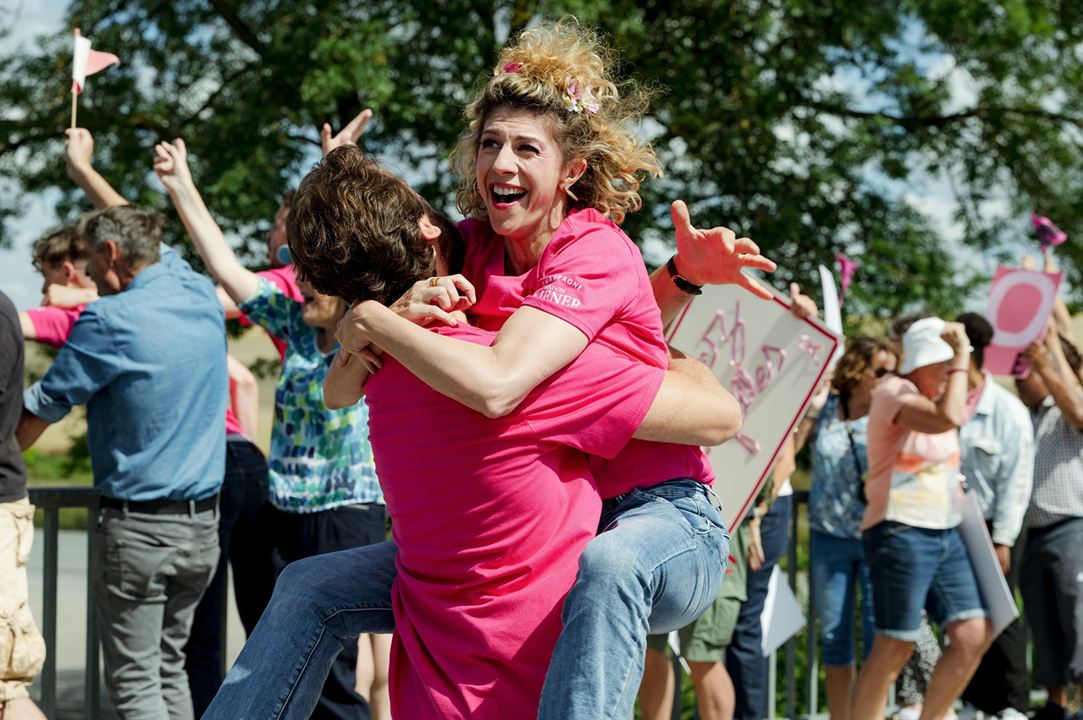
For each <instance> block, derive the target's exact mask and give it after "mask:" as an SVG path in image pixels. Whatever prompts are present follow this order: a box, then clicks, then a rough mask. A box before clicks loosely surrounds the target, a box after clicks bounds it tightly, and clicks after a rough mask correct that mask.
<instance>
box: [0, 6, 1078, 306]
mask: <svg viewBox="0 0 1083 720" xmlns="http://www.w3.org/2000/svg"><path fill="white" fill-rule="evenodd" d="M565 13H571V14H574V15H576V16H577V17H579V18H580V19H581V20H582V21H584V22H588V23H593V24H597V25H600V26H601V27H602V28H603V29H604V30H605V31H606V32H608V33H609V35H610V36H611V39H612V41H613V43H614V44H615V45H616V46H617V47H618V49H619V50H620V52H621V54H622V56H623V58H624V64H623V67H622V72H623V73H624V74H625V75H627V76H634V77H636V78H637V79H639V80H641V81H644V82H647V83H650V84H653V85H654V86H656V87H657V88H658V90H659V92H658V94H657V97H656V99H655V101H654V103H653V105H652V110H651V114H650V117H649V119H648V121H647V122H646V123H645V124H644V131H645V132H648V133H651V134H652V135H654V142H655V143H656V145H657V147H658V148H659V151H660V153H661V155H662V157H663V160H664V162H665V167H666V170H667V175H666V177H665V178H664V179H663V180H661V181H658V182H653V183H651V184H649V186H648V187H647V189H646V193H645V197H646V201H647V202H646V205H645V209H644V211H642V212H640V213H638V214H637V215H635V216H632V217H631V218H629V220H628V221H627V223H626V226H627V229H628V230H629V232H630V234H631V235H632V237H634V238H637V239H647V238H651V237H652V236H654V237H656V238H659V239H663V240H666V239H668V234H669V221H668V213H667V211H666V206H667V201H668V200H670V199H672V198H674V197H682V198H684V199H686V200H687V201H688V202H689V205H690V207H691V208H692V217H693V220H694V221H695V222H697V223H698V224H704V225H706V224H710V225H714V224H725V225H728V226H731V227H734V228H735V229H737V230H739V231H740V232H741V233H742V234H748V235H750V236H752V237H753V238H754V239H756V240H757V241H758V242H759V243H760V244H761V246H762V247H763V248H764V250H765V251H766V252H767V253H768V254H770V255H771V256H773V257H774V258H776V259H777V260H778V261H779V262H780V265H781V269H780V271H779V273H778V277H777V278H776V284H781V283H782V282H785V281H787V280H789V279H791V278H797V279H800V280H802V281H804V282H805V283H806V284H811V285H815V284H816V283H815V282H814V278H815V274H814V270H815V265H816V264H817V263H826V264H829V265H833V262H834V255H835V253H836V252H845V253H846V254H848V255H850V256H851V257H854V258H855V259H857V260H858V261H859V262H860V263H861V265H862V269H861V271H860V274H859V276H858V282H857V284H856V286H855V288H854V289H853V290H852V291H851V294H850V298H849V301H848V304H847V308H848V310H849V311H851V312H852V313H855V314H872V315H875V316H878V317H886V316H889V315H891V314H894V313H897V312H899V311H901V310H902V309H904V308H907V307H910V306H915V305H921V306H926V307H931V308H933V309H938V310H943V311H951V310H955V309H957V308H958V307H959V306H960V305H961V304H962V302H963V300H964V298H965V296H966V293H967V291H968V289H969V288H971V287H972V286H973V285H974V284H975V283H978V282H980V281H981V277H980V275H981V273H982V272H983V271H982V270H978V271H975V270H974V269H972V268H967V267H966V266H965V264H960V263H956V262H954V261H953V258H954V257H955V255H954V254H953V248H950V247H948V243H947V241H946V240H945V239H944V238H943V237H940V236H939V235H938V234H937V232H936V231H935V228H934V226H933V225H932V224H931V223H930V220H929V218H928V217H926V216H924V215H923V214H922V213H921V212H919V210H918V209H917V208H915V207H914V205H913V204H912V203H911V202H908V200H907V196H906V193H907V192H908V191H909V192H915V193H918V194H922V193H927V192H930V188H932V187H935V186H936V184H949V183H950V185H951V187H952V188H953V191H954V194H955V196H956V197H957V198H958V200H959V207H960V210H959V217H958V220H959V221H960V222H961V223H962V227H963V229H964V232H963V240H962V242H963V244H964V245H966V246H967V247H969V248H970V252H971V253H974V252H976V253H984V254H988V253H996V252H1000V251H1004V250H1005V249H1006V248H1007V247H1009V245H1008V243H1009V242H1010V241H1012V240H1017V239H1018V238H1019V237H1021V236H1023V234H1024V233H1025V231H1026V225H1025V213H1027V212H1029V211H1030V210H1032V209H1037V210H1039V211H1041V212H1043V213H1044V214H1047V215H1049V216H1051V217H1053V218H1054V219H1055V220H1056V221H1057V222H1058V224H1060V225H1061V227H1063V228H1064V229H1065V230H1067V231H1068V232H1069V234H1070V235H1072V236H1079V235H1081V234H1083V206H1081V204H1080V203H1079V202H1078V198H1079V197H1080V196H1081V194H1083V111H1080V108H1083V98H1081V97H1080V95H1081V92H1083V90H1081V88H1083V59H1081V55H1080V52H1079V47H1080V43H1081V39H1083V38H1081V34H1083V6H1081V5H1080V4H1079V3H1076V2H1068V1H1067V0H903V1H892V2H888V1H885V0H829V1H826V2H825V1H824V0H730V1H729V2H719V1H706V0H690V1H689V2H684V3H679V4H673V3H665V2H660V1H658V0H650V1H646V2H633V1H632V0H608V1H604V2H602V1H599V2H587V1H585V0H578V1H573V0H569V1H568V2H555V1H554V2H546V1H534V2H530V1H527V0H513V1H507V0H489V1H488V2H482V1H480V0H436V1H433V0H422V1H419V0H395V1H390V0H364V1H362V0H344V1H340V2H330V1H321V2H316V1H315V0H289V1H286V0H258V1H253V2H243V3H242V2H238V1H237V0H173V1H171V2H163V1H162V0H126V1H125V2H118V1H117V0H73V2H72V4H71V6H70V8H69V19H70V26H71V27H75V26H80V27H81V28H82V29H83V32H84V33H85V34H86V35H88V36H90V37H91V38H93V40H94V42H95V46H96V47H100V48H102V49H107V50H113V51H117V52H118V53H120V54H121V56H122V59H123V61H124V62H123V64H122V65H121V66H120V67H119V68H112V69H110V70H109V71H108V72H106V73H103V74H101V75H97V76H94V77H93V79H92V80H91V82H90V85H91V87H90V89H89V91H88V92H87V93H86V94H85V95H84V96H83V97H82V98H81V106H80V124H82V125H84V126H85V127H88V128H89V129H91V131H92V132H94V134H95V137H96V138H97V141H98V145H99V150H98V163H99V165H100V166H101V167H102V168H104V169H105V172H106V174H107V175H108V177H109V178H110V179H111V180H113V181H114V182H115V183H116V184H117V186H118V187H119V188H120V189H121V190H122V192H124V193H125V194H126V195H127V196H128V197H130V198H132V199H133V200H137V201H139V202H144V203H148V204H157V205H159V206H161V205H163V202H162V195H161V193H160V192H159V191H158V188H157V187H156V184H155V183H154V182H153V181H148V174H149V168H150V163H151V147H152V146H153V143H154V142H155V141H157V140H158V139H160V138H171V137H174V136H183V137H185V138H186V140H187V141H188V143H189V147H190V148H191V149H192V151H193V153H194V154H196V156H197V160H196V162H195V163H194V165H195V169H196V171H197V173H198V176H197V180H198V181H199V182H200V183H201V186H202V187H203V189H204V190H205V193H206V195H207V197H208V198H209V202H210V204H211V207H212V209H213V211H214V212H215V213H216V214H217V215H218V217H219V219H220V221H221V222H222V224H223V225H224V226H225V227H226V228H227V229H228V230H231V231H233V232H236V233H238V234H240V235H241V236H243V237H244V238H246V240H247V242H249V243H250V244H251V247H252V248H255V247H256V244H258V243H260V242H262V231H263V228H265V227H266V223H267V222H268V221H269V219H270V217H271V216H272V214H273V211H274V204H275V202H276V199H277V197H278V196H279V195H280V194H281V192H282V190H283V189H284V188H285V187H286V185H287V183H288V182H289V180H290V178H293V177H295V176H296V175H297V174H298V173H299V172H302V171H303V170H304V167H305V166H306V164H307V163H310V162H311V161H312V160H313V159H314V158H315V157H316V155H317V154H318V137H317V132H316V128H317V127H318V126H319V125H320V124H321V123H323V122H324V121H330V122H332V124H334V125H336V126H340V125H341V124H343V123H344V122H346V121H347V120H348V119H349V118H350V117H352V116H353V114H355V113H356V112H357V111H358V110H360V109H361V108H362V107H365V106H370V107H372V108H373V109H374V110H375V111H376V118H375V120H374V122H373V123H372V124H371V125H370V126H369V127H370V131H369V132H368V133H367V134H366V137H365V140H364V143H365V146H366V149H368V150H369V151H372V152H375V153H377V154H379V155H381V156H382V157H384V158H385V159H386V160H388V161H390V162H391V163H392V165H393V166H396V167H398V168H401V169H404V170H405V169H409V170H410V171H411V177H417V178H420V180H419V181H418V183H419V190H421V191H422V192H423V193H424V194H425V195H426V196H427V197H429V198H430V200H432V201H433V202H434V203H435V204H436V205H437V206H443V207H444V208H448V209H450V206H451V205H452V202H453V201H452V196H451V193H450V189H451V178H450V176H449V174H448V172H447V169H446V168H447V164H446V157H447V151H448V149H449V147H450V146H451V144H452V143H453V141H454V139H455V138H456V137H457V135H458V134H459V133H460V132H461V131H462V129H463V124H464V123H463V119H462V107H463V105H464V103H465V102H466V101H467V99H468V98H469V97H470V95H471V92H472V90H473V88H474V87H476V84H477V83H478V82H480V81H481V80H482V79H483V78H484V77H485V76H486V75H487V73H488V72H489V71H490V69H491V67H492V65H493V63H494V60H495V56H496V53H497V50H498V49H499V47H500V45H501V43H502V42H503V41H504V40H505V39H506V38H507V37H508V35H509V34H510V33H514V32H516V31H517V30H518V29H520V28H522V27H524V26H526V25H527V24H528V23H529V22H531V21H532V20H533V19H535V18H537V17H558V16H560V15H562V14H565ZM69 63H70V36H69V35H68V34H66V33H64V34H59V35H56V36H53V37H46V38H42V41H41V43H40V53H39V54H34V55H29V56H28V55H14V54H10V53H9V54H7V55H6V56H3V57H0V97H3V98H4V99H5V103H4V105H5V110H4V111H3V115H2V119H0V173H2V174H3V176H4V177H6V178H9V179H10V180H11V185H12V192H9V193H6V194H5V197H4V198H3V200H2V201H0V202H2V203H3V205H2V207H0V211H3V212H6V213H10V212H13V211H14V210H15V209H16V208H17V207H18V206H19V203H20V198H21V197H22V196H23V195H25V194H26V193H35V192H41V191H43V190H45V189H48V188H57V187H59V188H61V189H62V190H64V191H65V195H64V196H63V198H62V200H61V202H60V205H59V208H58V209H59V211H60V212H61V213H62V214H70V213H72V212H73V211H74V208H75V205H76V204H77V203H78V202H79V199H78V198H77V196H75V195H74V194H73V193H72V192H71V186H70V184H69V183H68V182H67V181H66V179H65V178H64V172H63V167H62V162H61V161H60V147H61V133H62V130H63V128H64V127H65V126H66V125H67V122H68V108H69V97H68V92H67V80H66V78H67V76H68V72H69V71H68V68H69ZM934 66H936V67H934ZM938 68H939V69H938ZM944 68H952V71H951V72H944V71H943V69H944ZM959 86H962V87H964V88H966V89H967V91H968V93H969V94H971V95H973V97H972V98H970V97H964V98H962V101H961V100H960V96H959V94H958V93H953V87H959ZM997 198H1008V199H1009V202H1008V210H1009V212H1008V213H1007V215H1004V214H995V213H992V212H991V211H990V205H989V201H990V200H995V199H997ZM1059 252H1060V254H1061V255H1062V256H1063V259H1064V261H1065V264H1066V266H1067V267H1068V269H1069V270H1070V276H1071V277H1072V278H1076V277H1078V271H1079V268H1081V267H1083V248H1081V246H1080V245H1079V244H1078V243H1072V244H1069V245H1068V246H1065V247H1064V248H1063V249H1062V250H1060V251H1059ZM1075 286H1076V287H1078V286H1079V284H1078V283H1076V284H1075Z"/></svg>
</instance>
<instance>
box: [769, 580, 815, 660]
mask: <svg viewBox="0 0 1083 720" xmlns="http://www.w3.org/2000/svg"><path fill="white" fill-rule="evenodd" d="M760 627H761V628H762V630H763V635H762V637H761V640H760V643H761V647H762V649H763V656H764V657H771V653H773V652H774V651H775V650H778V649H779V648H780V647H782V646H783V645H785V644H786V641H788V640H789V639H790V638H792V637H793V636H794V635H796V634H797V633H799V632H800V631H801V628H803V627H805V613H804V612H802V610H801V603H799V602H797V596H796V595H794V594H793V589H792V588H791V587H790V584H789V583H788V582H786V578H784V577H782V569H781V568H779V566H778V565H777V564H776V565H775V568H774V570H772V571H771V580H770V581H769V582H768V585H767V599H766V600H765V601H764V604H763V612H762V613H761V614H760Z"/></svg>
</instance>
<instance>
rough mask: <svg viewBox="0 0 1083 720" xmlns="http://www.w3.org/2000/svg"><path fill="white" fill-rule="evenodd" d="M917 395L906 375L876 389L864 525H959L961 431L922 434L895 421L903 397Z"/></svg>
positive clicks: (872, 407)
mask: <svg viewBox="0 0 1083 720" xmlns="http://www.w3.org/2000/svg"><path fill="white" fill-rule="evenodd" d="M918 394H919V391H918V389H917V386H916V385H914V383H912V382H910V381H909V380H906V379H905V378H901V377H889V378H886V379H885V380H883V381H882V382H881V383H880V384H879V385H877V386H876V388H875V389H874V390H873V391H872V406H871V407H870V408H869V426H868V428H869V429H868V433H869V440H868V455H869V473H868V477H867V478H866V480H865V495H866V498H867V499H868V505H867V506H866V508H865V517H864V518H863V519H862V521H861V529H862V530H867V529H868V528H870V527H872V526H873V525H877V524H879V523H881V522H883V521H885V520H891V521H894V522H900V523H904V524H906V525H912V526H914V527H920V528H930V529H935V530H943V529H947V528H952V527H955V526H956V525H958V524H959V508H960V502H961V500H962V487H961V485H960V483H959V477H960V476H959V432H958V431H957V430H949V431H948V432H943V433H938V434H928V433H920V432H917V431H914V430H908V429H907V428H904V427H903V426H901V425H899V424H898V423H897V422H895V419H896V418H897V417H898V414H899V410H900V408H901V407H902V403H903V401H904V400H905V399H906V398H907V397H909V396H912V395H918Z"/></svg>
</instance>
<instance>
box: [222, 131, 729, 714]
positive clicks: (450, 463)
mask: <svg viewBox="0 0 1083 720" xmlns="http://www.w3.org/2000/svg"><path fill="white" fill-rule="evenodd" d="M293 213H294V215H291V223H290V244H291V249H293V250H294V257H295V258H296V260H297V265H298V268H299V269H300V270H301V271H302V272H303V273H304V275H305V277H306V279H307V280H308V281H310V282H312V283H313V285H314V286H315V287H317V288H318V289H320V290H321V291H323V292H326V293H333V294H334V295H336V296H339V297H343V298H345V299H347V300H351V301H353V300H359V299H363V298H374V299H375V300H377V301H380V302H389V301H390V300H392V299H393V298H395V297H397V296H398V295H399V294H401V293H402V292H403V290H404V289H405V288H406V287H409V286H410V284H411V283H413V282H415V281H417V279H418V278H419V277H429V276H431V274H432V273H433V271H434V269H435V268H436V267H441V264H442V263H441V261H442V259H443V256H444V252H445V251H446V249H447V248H446V247H445V244H444V243H442V242H441V240H442V239H443V236H444V233H445V232H447V233H448V234H449V235H450V236H453V235H454V234H455V231H454V229H453V228H451V227H450V226H449V225H442V224H441V223H439V222H438V219H437V218H434V217H433V215H432V213H431V210H429V209H428V208H427V206H425V205H424V203H423V201H422V200H421V199H420V198H418V196H417V195H416V194H415V193H414V192H413V191H412V190H411V189H410V188H409V186H407V185H406V184H405V183H403V182H402V181H401V180H398V179H397V178H394V177H393V176H390V175H389V174H388V173H386V172H385V171H383V170H382V169H380V168H379V167H378V166H377V165H375V163H373V162H372V161H370V160H366V159H365V158H364V156H363V155H362V153H361V152H360V151H359V150H358V149H357V148H340V149H338V150H335V151H334V152H332V153H330V154H329V155H328V156H327V157H326V158H325V159H324V160H323V161H322V162H321V163H320V164H319V165H317V167H316V168H315V169H314V170H313V171H312V172H311V173H310V174H309V175H308V176H307V177H306V178H305V179H304V181H303V182H302V183H301V187H300V190H299V191H298V199H297V204H296V207H295V209H294V211H293ZM433 220H437V222H435V223H434V222H433ZM433 247H436V248H437V252H436V253H435V254H436V265H435V267H434V252H433ZM441 269H442V270H444V271H445V272H446V268H445V267H441ZM424 332H433V333H434V334H438V335H440V336H446V337H454V338H457V339H458V340H459V341H461V342H467V343H471V344H477V345H479V346H489V345H490V344H491V343H493V341H494V339H495V333H493V332H491V331H485V330H481V329H478V328H473V327H471V326H469V325H466V324H465V323H458V324H456V325H454V326H451V327H444V326H439V327H435V328H433V329H431V330H424ZM340 358H341V359H342V361H343V362H344V364H343V365H341V366H340V369H341V370H343V371H345V372H347V373H355V372H356V371H357V370H358V369H359V368H360V364H359V363H358V362H356V361H354V360H353V358H352V357H351V356H349V355H345V354H343V355H341V356H340ZM686 362H688V363H690V364H691V365H692V369H693V370H694V372H695V373H697V377H698V378H699V380H698V381H697V382H696V383H695V384H694V387H689V386H687V385H686V384H684V383H682V382H681V380H680V378H679V377H674V371H673V370H670V371H668V372H666V371H664V370H663V368H661V367H659V366H658V365H656V364H649V363H646V362H642V361H640V360H636V359H633V358H631V357H629V356H628V355H627V354H626V353H622V352H619V351H617V350H615V349H613V348H610V347H607V346H606V345H604V344H602V343H593V344H591V345H590V346H589V347H588V348H586V349H585V350H584V351H583V353H582V354H580V355H579V356H578V357H577V358H576V359H575V360H574V361H573V362H572V363H571V364H569V365H568V366H567V367H565V368H563V369H561V370H560V371H558V372H557V373H555V374H554V375H553V376H552V377H550V378H548V379H547V380H546V381H544V382H542V383H541V384H540V385H539V386H538V387H537V388H535V389H534V390H532V391H531V392H530V393H529V394H528V396H527V398H526V399H524V401H523V402H522V403H520V404H519V406H518V407H517V408H515V409H514V410H513V411H512V412H510V413H508V414H506V415H504V416H502V417H498V418H496V417H494V418H486V417H484V416H483V415H481V414H480V413H477V412H475V411H473V410H471V409H469V408H467V407H466V406H464V405H463V404H461V403H459V402H456V401H455V400H452V399H450V398H448V397H445V396H443V395H441V394H439V393H437V392H436V391H435V390H433V389H432V388H430V387H429V386H428V385H426V384H425V383H424V382H422V381H421V380H419V379H418V378H417V377H415V376H414V375H413V374H412V373H410V372H409V371H408V370H407V369H406V368H405V367H403V365H402V364H401V363H398V362H397V361H395V360H394V359H393V358H388V357H385V358H384V361H383V367H382V369H380V370H379V372H377V373H375V374H374V375H372V376H371V377H370V378H367V382H366V384H365V390H366V402H367V404H368V407H369V437H370V440H371V442H372V447H373V451H374V455H375V460H376V464H377V472H378V474H379V477H380V483H381V486H382V487H383V489H384V493H385V498H386V500H387V506H388V511H389V513H390V515H391V517H392V519H393V526H392V527H393V534H394V542H393V543H391V542H389V543H383V544H381V545H378V546H369V547H365V548H357V549H355V550H348V551H343V552H340V553H333V554H331V555H324V556H319V557H316V558H310V559H307V560H304V561H302V562H299V563H294V564H292V565H290V566H289V568H287V569H286V571H285V573H284V574H283V575H282V578H281V579H280V581H279V583H278V586H277V587H276V590H275V596H274V599H273V600H272V603H271V606H270V608H269V609H268V611H267V612H266V613H265V614H264V616H263V618H262V619H261V621H260V623H259V626H258V627H257V629H256V632H255V633H253V636H252V638H251V640H250V642H249V643H248V644H247V645H246V647H245V649H244V651H243V652H242V653H241V656H240V657H239V658H238V661H237V664H236V666H235V667H234V670H233V671H232V672H231V675H230V677H229V679H228V680H227V682H226V685H225V687H224V689H223V691H222V693H220V694H219V696H218V698H217V699H216V700H215V703H214V705H213V706H212V707H211V711H210V712H209V713H208V715H207V717H208V718H236V717H249V718H263V717H280V718H295V717H297V718H300V717H307V716H308V715H307V713H308V712H310V711H311V708H312V703H313V702H314V698H315V696H316V695H318V688H319V685H320V684H321V683H322V680H323V677H325V676H326V672H327V667H328V666H329V664H330V660H331V659H332V658H333V655H334V653H335V652H336V650H337V649H340V648H341V646H342V645H341V642H343V641H345V639H346V638H349V637H350V636H352V635H356V634H357V633H358V632H361V631H373V630H376V631H381V632H387V631H389V630H390V629H391V626H392V625H393V626H394V630H395V640H394V645H393V653H392V672H391V697H392V705H393V712H394V713H395V715H396V717H404V718H411V719H415V718H416V719H418V720H420V719H422V718H463V719H465V718H471V719H472V720H482V719H484V718H494V719H499V720H503V718H506V717H516V718H518V717H532V716H534V715H536V713H537V707H538V701H539V698H540V696H541V691H542V683H543V681H544V678H545V673H546V670H547V668H548V666H549V657H550V654H551V652H552V648H553V645H554V643H555V642H556V639H557V635H558V634H559V632H560V619H559V616H560V609H561V603H562V601H563V597H564V594H565V593H566V592H567V590H568V588H569V587H570V586H571V585H572V583H573V581H574V580H575V576H576V569H577V560H578V555H579V553H580V552H581V551H582V549H583V547H584V546H585V545H586V543H587V542H588V541H589V540H590V538H591V537H593V535H594V531H595V528H596V526H597V520H598V513H599V506H600V500H599V498H598V493H597V490H596V489H595V487H594V485H593V482H592V481H591V476H590V472H589V468H588V465H587V461H586V457H585V455H584V452H590V453H593V454H596V455H601V456H605V457H612V456H613V455H615V454H616V453H617V452H618V451H619V450H620V449H621V448H622V447H623V446H624V445H625V444H626V442H627V440H628V438H629V437H630V436H631V435H632V433H633V432H635V433H637V434H644V433H646V434H647V435H648V436H652V437H653V436H659V434H661V436H663V437H667V438H676V439H681V440H685V441H690V442H711V441H713V440H715V439H717V438H718V436H720V435H725V434H728V433H730V432H732V427H731V425H732V424H733V422H732V421H733V418H730V420H729V421H727V420H726V417H727V416H728V415H731V413H730V412H729V411H728V409H729V407H730V404H731V403H732V402H733V399H732V397H731V396H730V395H729V394H728V393H726V392H725V391H724V390H722V389H721V388H720V387H718V386H717V384H716V383H714V379H713V376H711V375H710V371H709V370H707V368H705V367H704V366H703V365H702V364H700V363H697V362H695V361H686ZM352 378H353V380H354V382H355V384H356V383H359V382H360V381H361V377H360V376H359V375H357V374H354V375H352ZM687 379H688V378H687V377H686V378H685V380H687ZM703 380H706V381H707V382H703ZM674 382H677V386H676V387H677V388H680V387H682V386H684V388H685V389H684V391H683V392H680V393H678V394H677V395H676V396H675V395H674V392H673V388H674V386H673V383H674ZM710 383H714V386H713V387H712V386H711V384H710ZM328 384H329V388H332V389H333V385H334V381H333V380H330V379H329V380H328ZM331 395H332V396H333V395H334V393H332V394H331ZM329 397H330V396H329ZM354 399H356V396H355V398H354ZM652 400H653V402H652ZM331 402H332V403H333V402H334V401H333V400H332V401H331ZM648 406H649V408H648ZM675 412H681V413H683V416H682V418H680V421H679V422H676V423H675V422H673V421H672V419H671V417H670V416H671V415H672V414H673V413H675ZM641 421H642V422H641ZM682 424H683V425H684V426H685V427H684V428H683V429H682V430H681V431H680V432H679V433H677V434H674V426H678V425H682ZM637 427H638V429H637ZM708 527H709V520H707V519H706V518H703V519H700V521H699V522H698V523H697V524H696V528H697V529H698V531H700V532H703V533H706V532H708ZM391 578H393V580H391ZM389 581H390V582H389Z"/></svg>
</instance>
